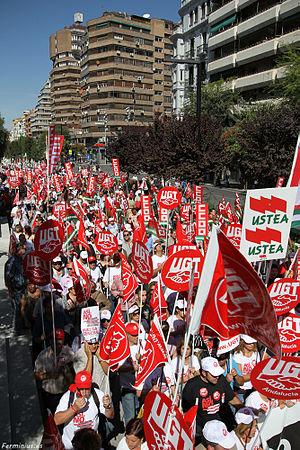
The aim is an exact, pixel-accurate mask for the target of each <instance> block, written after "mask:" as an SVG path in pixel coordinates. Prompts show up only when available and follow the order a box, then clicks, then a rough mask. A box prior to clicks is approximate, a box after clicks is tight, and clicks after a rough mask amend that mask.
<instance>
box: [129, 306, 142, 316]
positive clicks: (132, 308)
mask: <svg viewBox="0 0 300 450" xmlns="http://www.w3.org/2000/svg"><path fill="white" fill-rule="evenodd" d="M139 309H140V308H139V307H138V305H132V306H131V307H130V308H129V310H128V314H132V313H134V312H136V311H138V310H139Z"/></svg>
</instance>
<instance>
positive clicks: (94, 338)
mask: <svg viewBox="0 0 300 450" xmlns="http://www.w3.org/2000/svg"><path fill="white" fill-rule="evenodd" d="M99 331H100V312H99V307H98V306H90V307H89V308H83V309H82V310H81V332H82V334H83V337H84V340H85V341H87V342H98V340H99Z"/></svg>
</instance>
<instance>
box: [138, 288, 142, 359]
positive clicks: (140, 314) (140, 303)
mask: <svg viewBox="0 0 300 450" xmlns="http://www.w3.org/2000/svg"><path fill="white" fill-rule="evenodd" d="M140 293H141V298H140V301H139V334H140V330H141V323H142V298H143V283H141V290H140ZM140 345H141V339H140V336H139V335H138V353H139V352H140Z"/></svg>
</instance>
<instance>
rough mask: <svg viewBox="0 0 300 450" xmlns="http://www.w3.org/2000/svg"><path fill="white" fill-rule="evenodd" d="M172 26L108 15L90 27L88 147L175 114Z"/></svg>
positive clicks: (86, 47)
mask: <svg viewBox="0 0 300 450" xmlns="http://www.w3.org/2000/svg"><path fill="white" fill-rule="evenodd" d="M172 31H173V23H172V22H170V21H167V20H163V19H151V18H150V17H149V15H148V14H147V15H145V16H143V17H140V16H134V15H128V14H126V13H116V12H105V13H104V14H103V16H101V17H99V18H96V19H93V20H90V21H89V22H88V23H87V33H86V36H85V40H84V44H83V53H82V59H81V71H82V72H81V91H82V97H83V104H82V129H83V136H84V139H85V143H86V144H87V145H92V144H93V143H95V142H97V141H99V142H100V141H102V142H103V141H106V139H107V138H109V137H111V136H114V135H116V133H118V131H120V130H122V128H123V127H125V126H129V125H143V124H145V123H151V122H152V121H153V118H154V115H155V114H171V112H172V98H171V95H172V77H171V58H172V54H173V46H172V42H171V40H170V37H171V34H172Z"/></svg>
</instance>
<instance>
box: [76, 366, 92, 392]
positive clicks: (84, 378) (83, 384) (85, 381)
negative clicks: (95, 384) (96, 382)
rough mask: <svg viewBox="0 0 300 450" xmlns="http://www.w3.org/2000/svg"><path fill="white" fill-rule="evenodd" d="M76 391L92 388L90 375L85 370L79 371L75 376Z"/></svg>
mask: <svg viewBox="0 0 300 450" xmlns="http://www.w3.org/2000/svg"><path fill="white" fill-rule="evenodd" d="M74 381H75V384H76V387H77V389H90V388H91V386H92V375H91V374H90V372H88V371H87V370H81V371H80V372H78V373H76V375H75V380H74Z"/></svg>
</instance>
